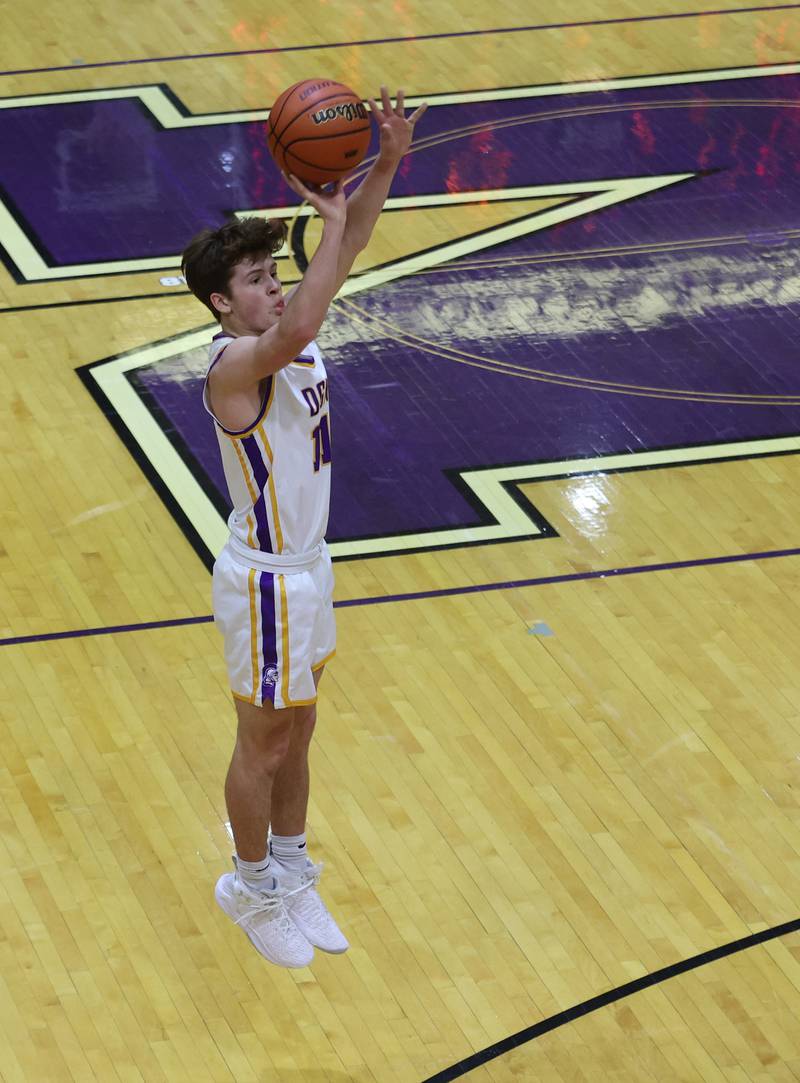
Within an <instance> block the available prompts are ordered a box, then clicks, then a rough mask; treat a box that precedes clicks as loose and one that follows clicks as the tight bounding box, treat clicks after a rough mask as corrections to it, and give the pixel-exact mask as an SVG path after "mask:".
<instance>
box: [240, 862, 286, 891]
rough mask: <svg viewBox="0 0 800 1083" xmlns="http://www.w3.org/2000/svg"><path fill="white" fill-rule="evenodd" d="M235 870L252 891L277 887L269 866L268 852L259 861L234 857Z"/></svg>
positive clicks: (272, 889)
mask: <svg viewBox="0 0 800 1083" xmlns="http://www.w3.org/2000/svg"><path fill="white" fill-rule="evenodd" d="M235 861H236V871H237V872H238V873H239V879H240V880H241V881H242V883H244V884H246V886H247V887H249V888H251V889H252V890H253V891H274V890H275V888H276V887H277V884H276V881H275V875H274V872H273V870H272V868H270V862H269V854H267V855H266V856H265V857H263V858H262V859H261V860H260V861H243V860H242V859H241V858H240V857H238V856H237V857H236V859H235Z"/></svg>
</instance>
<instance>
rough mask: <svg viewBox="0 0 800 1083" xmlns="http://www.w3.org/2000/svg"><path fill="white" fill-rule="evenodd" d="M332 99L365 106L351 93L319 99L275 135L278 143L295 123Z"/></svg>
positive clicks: (296, 115)
mask: <svg viewBox="0 0 800 1083" xmlns="http://www.w3.org/2000/svg"><path fill="white" fill-rule="evenodd" d="M332 98H348V99H349V100H350V101H352V102H355V103H356V104H358V105H363V104H364V103H363V102H362V101H361V99H360V98H359V97H358V95H357V94H352V93H350V94H339V93H336V94H329V95H328V96H327V97H326V98H319V99H317V101H315V102H313V103H312V104H311V105H308V106H306V108H305V109H304V110H303V112H302V113H296V114H295V116H293V117H292V119H291V120H290V121H289V123H288V124H287V125H286V127H285V128H283V129H281V132H280V135H278V134H276V135H275V139H276V141H277V142H278V143H280V141H281V140H282V139H283V137H284V135H285V134H286V132H288V130H289V129H290V128H291V126H292V125H293V124H294V123H295V121H298V120H300V119H301V118H302V117H304V116H305V115H306V113H310V112H311V110H312V109H317V108H318V107H319V106H321V105H322V104H323V102H329V101H330V100H331V99H332Z"/></svg>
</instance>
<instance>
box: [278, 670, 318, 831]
mask: <svg viewBox="0 0 800 1083" xmlns="http://www.w3.org/2000/svg"><path fill="white" fill-rule="evenodd" d="M323 668H324V667H322V668H320V669H318V670H316V671H315V673H314V687H315V688H316V687H318V686H319V682H320V679H321V677H322V673H323ZM316 724H317V705H316V703H309V704H306V705H304V706H302V707H295V708H294V725H293V726H292V729H291V736H290V738H289V743H288V747H287V750H286V755H285V756H284V757H283V760H282V762H281V765H280V767H279V768H278V771H277V773H276V775H275V781H274V784H273V787H272V803H271V816H270V819H271V822H272V834H273V835H279V836H286V837H292V836H297V835H301V834H303V833H304V832H305V829H306V815H307V812H308V794H309V788H310V774H309V766H308V753H309V748H310V745H311V738H312V737H313V736H314V728H315V726H316Z"/></svg>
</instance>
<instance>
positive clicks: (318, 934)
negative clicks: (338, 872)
mask: <svg viewBox="0 0 800 1083" xmlns="http://www.w3.org/2000/svg"><path fill="white" fill-rule="evenodd" d="M272 861H273V865H272V867H273V868H274V870H275V876H276V877H277V880H278V887H279V888H280V889H281V890H282V891H284V892H286V894H285V895H284V896H283V898H284V902H285V904H286V911H287V913H288V915H289V917H290V918H291V920H292V921H293V922H294V924H295V925H296V927H297V929H298V931H299V932H300V933H301V934H302V936H303V938H304V939H305V940H308V941H309V942H310V943H311V944H313V945H314V947H315V948H319V949H320V950H321V951H328V952H330V953H331V954H332V955H341V953H342V952H343V951H347V949H348V948H349V947H350V945H349V943H348V942H347V940H346V939H345V937H344V935H343V933H342V930H341V929H340V928H339V926H338V925H337V924H336V922H335V921H334V920H333V918H332V917H331V915H330V913H329V911H328V908H327V907H326V905H325V903H324V902H323V901H322V899H321V898H320V897H319V892H318V891H317V884H318V883H319V878H320V875H321V873H322V865H314V864H313V863H312V862H311V860H310V859H309V858H306V865H305V868H303V869H301V870H300V871H299V872H296V871H294V870H292V869H289V868H286V866H284V865H281V863H280V859H279V858H277V857H275V856H274V855H273V858H272Z"/></svg>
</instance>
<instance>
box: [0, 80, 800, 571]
mask: <svg viewBox="0 0 800 1083" xmlns="http://www.w3.org/2000/svg"><path fill="white" fill-rule="evenodd" d="M799 73H800V65H797V64H794V65H784V66H782V67H780V68H772V69H760V68H756V69H743V70H737V71H720V72H698V73H684V74H680V75H676V76H657V77H652V78H649V77H641V78H638V77H637V78H635V79H618V80H610V81H607V82H604V83H603V84H597V83H593V84H576V85H575V86H572V87H570V86H560V87H530V88H514V89H506V90H501V91H497V92H487V93H486V94H485V95H484V96H483V99H482V100H480V96H479V95H475V94H470V95H463V96H461V97H459V96H458V95H449V96H447V97H446V98H443V99H442V100H439V101H437V99H436V97H435V96H433V97H432V98H431V106H430V108H429V110H428V112H427V114H426V116H425V120H424V123H423V124H422V125H421V126H420V128H419V131H418V133H417V140H416V142H415V144H414V147H413V149H412V152H411V153H409V154H408V155H407V157H406V158H405V159H404V161H403V163H402V164H401V168H400V170H399V172H398V175H397V177H396V178H395V182H394V185H393V187H392V192H391V200H390V203H389V204H388V206H387V211H386V213H385V215H384V219H383V222H382V225H381V228H382V229H385V230H391V229H395V230H396V233H395V242H394V243H395V247H396V250H397V252H398V255H397V256H396V257H395V258H393V259H392V260H390V261H389V262H388V263H384V264H381V265H380V266H376V267H373V268H367V269H366V270H364V271H363V272H361V273H360V274H358V275H356V276H354V277H353V278H351V279H350V280H349V281H348V283H346V286H345V289H344V290H343V291H342V294H341V295H340V298H339V300H338V301H337V302H336V303H335V305H334V306H333V309H332V310H331V314H330V317H329V319H328V320H327V321H326V324H325V326H324V328H323V331H322V332H321V334H320V336H319V343H320V346H321V348H322V351H323V355H324V357H325V361H326V366H327V369H328V373H329V378H330V380H332V381H333V383H334V389H335V395H334V399H335V402H334V417H333V418H332V421H333V429H334V431H335V434H336V435H335V439H336V455H335V462H334V464H333V466H334V469H333V475H332V508H331V519H330V524H329V531H328V537H329V539H330V541H331V543H332V545H331V550H332V552H333V554H334V556H335V557H337V558H342V557H354V556H370V555H375V554H378V553H387V552H398V551H411V550H415V549H416V550H419V549H425V548H437V547H441V546H446V545H464V544H481V543H484V542H490V541H506V540H509V539H512V538H523V537H527V538H530V537H541V536H545V535H547V534H552V533H553V532H554V530H553V527H552V526H550V525H549V524H548V523H547V522H546V521H545V520H544V519H543V518H542V517H541V516H540V515H539V514H538V513H537V512H536V509H535V508H534V507H533V506H532V505H531V503H530V502H529V500H528V498H527V496H526V495H525V494H524V493H523V491H522V489H521V488H520V486H521V485H522V484H523V483H524V482H525V481H526V480H527V481H531V480H536V479H537V478H541V477H543V476H545V473H543V468H544V467H545V466H546V467H548V468H549V469H550V474H551V475H553V476H555V475H558V474H560V475H563V474H568V473H574V472H576V471H579V470H580V471H583V472H585V471H590V470H598V469H602V463H603V462H604V461H606V460H608V461H609V462H610V461H611V458H612V457H613V459H614V462H617V460H619V461H620V462H622V458H621V457H624V456H629V457H630V465H629V468H634V467H635V466H636V465H638V464H639V463H640V462H641V463H643V462H644V460H643V459H642V458H641V456H642V455H644V453H650V452H653V450H654V449H657V453H658V455H664V454H666V453H667V452H668V451H669V450H670V449H675V450H676V461H677V459H678V458H679V457H680V456H679V455H678V454H677V453H678V452H679V451H681V452H682V454H683V459H684V461H685V460H686V454H685V449H686V448H692V449H698V451H697V454H696V455H695V456H694V458H695V459H696V460H697V461H702V460H703V459H704V457H706V458H707V457H708V455H707V454H706V451H705V450H702V449H708V448H710V447H725V448H726V449H727V448H728V447H730V448H731V449H733V450H730V451H729V452H726V454H728V457H730V455H734V454H740V455H746V454H754V453H763V450H764V444H763V442H764V441H769V440H775V439H777V438H785V437H793V436H794V435H795V434H797V433H798V432H799V431H800V379H798V377H797V374H796V362H795V358H796V347H795V341H796V328H797V326H798V317H800V248H799V247H798V245H797V235H798V229H799V228H800V227H798V217H800V184H798V179H799V172H800V166H798V162H800V74H799ZM115 93H118V94H119V91H117V92H115ZM125 93H128V94H129V96H128V97H115V98H113V99H109V100H107V101H98V100H96V99H95V100H92V101H86V102H80V101H78V100H76V95H74V94H72V95H70V96H64V101H63V102H61V101H56V100H55V99H57V98H58V97H59V96H57V95H55V96H52V99H53V100H52V103H51V104H50V103H48V104H47V105H42V103H41V101H39V100H36V104H35V106H33V105H31V106H30V107H28V106H26V105H25V100H24V99H13V100H11V99H9V100H7V102H6V103H5V106H4V108H3V109H2V111H0V192H1V193H5V196H4V199H5V206H6V210H7V211H8V212H9V214H10V215H11V216H12V217H13V219H14V221H16V222H17V223H18V224H19V230H18V232H17V233H14V234H13V238H12V240H13V244H12V243H11V242H9V244H8V247H7V263H8V264H9V266H10V267H11V268H12V271H13V273H15V274H16V275H17V276H18V277H19V278H20V279H21V280H34V279H37V280H43V279H46V278H47V277H48V275H51V274H52V275H54V276H57V277H60V278H64V277H79V276H80V275H81V274H86V273H92V274H100V273H113V272H117V271H119V270H123V269H124V270H125V271H128V270H132V269H133V270H137V269H142V267H143V265H145V264H146V266H147V267H149V268H152V267H153V265H154V263H157V262H158V259H159V258H163V260H164V264H163V266H164V268H165V269H166V268H167V267H170V268H171V267H174V266H175V259H176V254H177V253H178V252H179V251H180V249H181V248H182V247H183V245H184V244H185V242H186V240H187V238H188V237H190V236H191V235H192V234H193V233H194V232H195V231H196V230H197V229H199V228H201V227H202V226H204V225H207V224H209V223H216V222H219V221H221V220H222V219H223V218H224V216H225V214H226V213H228V212H230V211H232V210H233V211H239V212H246V211H257V210H258V209H259V208H261V209H262V212H263V213H281V214H283V215H284V216H285V217H288V218H290V219H291V218H293V216H294V209H293V205H294V204H295V202H296V197H295V196H294V194H293V193H292V192H291V191H290V190H289V189H288V188H287V187H286V186H285V185H283V183H282V181H281V179H280V177H279V175H278V173H277V170H276V167H275V165H274V163H273V162H272V160H271V158H270V156H269V154H268V152H267V149H266V146H265V144H264V139H263V134H262V123H261V121H260V120H248V121H239V122H236V121H231V120H230V119H224V120H222V121H220V120H218V119H216V118H213V119H210V120H209V123H208V124H207V125H206V126H203V125H202V124H198V123H197V119H198V118H196V117H188V116H187V113H186V110H185V109H184V108H183V107H182V106H181V105H180V103H178V104H177V105H176V102H175V98H174V96H172V95H167V94H166V93H165V92H164V91H163V90H162V89H161V88H130V89H129V90H127V91H125ZM67 97H68V99H69V100H67ZM32 101H33V99H32ZM156 113H157V116H158V120H156V119H155V116H156ZM190 121H191V123H190ZM176 129H181V130H180V131H177V130H176ZM132 148H135V151H134V150H132ZM372 150H373V151H374V150H375V146H373V148H372ZM187 163H191V168H188V167H187ZM175 176H180V177H181V178H182V182H181V185H180V186H179V187H177V188H176V186H175V184H174V177H175ZM417 209H419V210H420V211H422V212H423V214H420V217H419V222H420V225H417V224H416V222H417V219H415V212H416V210H417ZM395 212H402V213H395ZM478 212H480V213H478ZM431 216H434V217H435V220H436V221H437V222H438V223H439V226H440V228H438V229H437V231H436V232H434V231H432V230H431V228H430V221H431ZM437 216H440V217H437ZM307 221H308V219H307V218H306V217H305V216H304V215H303V214H302V213H301V214H299V215H298V216H297V217H296V219H295V220H294V225H293V228H292V235H291V238H290V246H291V251H292V253H293V254H294V257H295V259H296V261H297V263H298V265H299V266H301V267H302V266H303V264H304V261H305V260H306V259H307V254H306V250H305V240H304V238H305V227H306V224H307ZM423 223H425V224H423ZM8 236H9V237H10V236H11V234H10V233H9V234H8ZM3 240H4V243H6V234H5V233H4V235H3ZM98 268H100V269H98ZM103 268H104V269H105V271H104V270H102V269H103ZM154 303H157V302H154ZM201 319H202V315H201V310H200V308H199V306H198V315H197V320H198V324H199V323H200V320H201ZM210 337H211V332H210V330H209V329H203V330H202V331H198V332H196V333H194V332H192V333H190V332H188V331H187V334H186V335H184V336H181V337H180V338H178V339H175V340H173V341H172V342H169V343H154V344H153V345H152V346H150V347H148V348H147V349H145V350H141V351H136V352H135V353H134V354H131V355H128V356H127V357H125V358H109V359H106V360H104V361H102V362H99V363H96V364H93V365H92V366H90V367H87V368H86V369H84V370H82V375H83V377H84V379H85V380H86V383H87V386H89V387H90V388H91V390H92V392H93V393H94V394H95V395H96V397H97V398H98V400H99V401H100V402H101V404H102V405H103V408H104V409H105V411H106V413H107V415H108V416H109V417H110V418H111V419H112V421H113V423H115V424H116V425H117V426H118V428H119V429H120V431H121V432H123V433H124V435H125V438H126V440H127V442H128V444H129V446H133V447H135V448H136V453H137V454H138V455H139V456H140V458H141V460H142V462H143V464H144V466H145V469H146V470H147V471H148V475H149V476H150V477H151V478H155V480H154V484H157V485H158V487H159V491H160V492H161V493H162V496H164V499H165V500H166V501H167V503H168V504H169V506H170V508H171V510H173V512H174V513H175V515H176V518H177V519H178V521H179V522H180V523H181V525H182V527H183V528H184V530H186V532H187V534H188V535H189V536H190V537H191V538H192V540H193V542H194V543H195V545H196V547H197V548H198V550H199V551H201V552H204V553H205V554H206V556H208V554H209V553H213V552H214V551H215V550H216V548H218V547H219V545H220V544H221V542H220V541H219V539H220V538H221V537H222V538H224V520H225V517H226V515H227V512H228V506H227V497H226V495H225V485H224V478H223V476H222V471H221V467H220V464H219V462H218V454H217V448H216V443H215V441H214V439H213V436H212V434H211V431H210V427H209V422H208V418H207V417H206V415H205V412H204V410H203V406H202V400H201V385H202V379H203V374H204V369H205V364H206V357H205V343H206V342H207V341H208V340H209V339H210ZM132 397H134V398H135V399H136V400H137V402H138V403H139V404H143V405H144V406H145V408H146V409H147V410H148V411H149V413H150V415H151V417H152V418H153V419H154V420H155V421H156V423H157V426H158V429H159V436H158V447H156V446H155V445H154V440H155V437H154V436H153V435H152V432H151V430H152V425H150V426H149V427H148V425H145V424H144V423H142V422H141V421H140V419H139V415H140V414H141V409H140V407H137V409H133V407H132V405H131V398H132ZM756 442H761V445H760V446H761V450H760V451H755V450H748V449H749V448H751V446H752V448H755V447H756ZM709 454H710V453H709ZM170 456H172V459H171V458H170ZM637 456H638V458H637ZM173 460H174V461H173ZM660 462H661V460H660ZM575 464H579V465H575ZM598 464H600V465H598ZM662 464H663V463H662ZM615 468H617V469H622V468H625V467H624V466H616V467H615ZM526 491H527V492H528V493H529V492H530V489H527V490H526ZM198 509H205V510H201V511H198Z"/></svg>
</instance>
